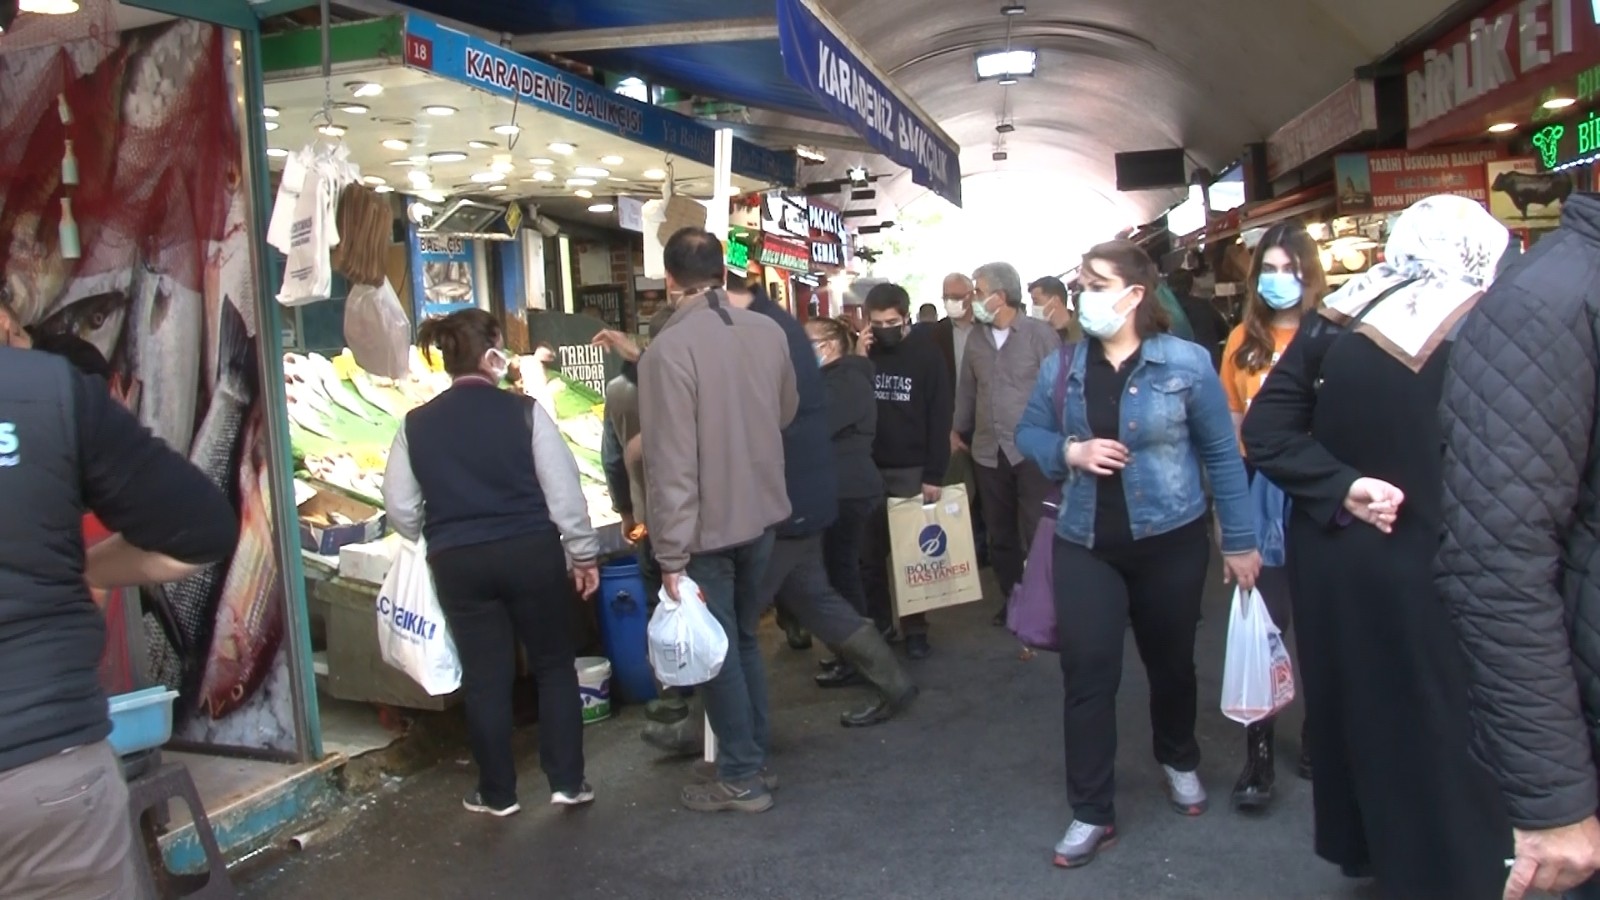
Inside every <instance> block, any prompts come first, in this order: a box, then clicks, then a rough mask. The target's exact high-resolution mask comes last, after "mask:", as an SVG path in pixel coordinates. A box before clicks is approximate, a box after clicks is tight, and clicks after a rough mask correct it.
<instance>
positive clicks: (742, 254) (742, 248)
mask: <svg viewBox="0 0 1600 900" xmlns="http://www.w3.org/2000/svg"><path fill="white" fill-rule="evenodd" d="M727 263H728V265H729V266H732V267H733V268H735V269H748V268H750V245H749V244H746V243H745V242H744V241H743V240H742V239H740V237H739V236H738V235H736V234H730V235H728V253H727Z"/></svg>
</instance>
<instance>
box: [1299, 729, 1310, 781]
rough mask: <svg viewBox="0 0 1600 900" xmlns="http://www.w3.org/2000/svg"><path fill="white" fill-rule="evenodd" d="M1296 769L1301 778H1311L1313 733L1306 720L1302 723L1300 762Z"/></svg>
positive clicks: (1308, 779) (1307, 779)
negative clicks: (1308, 728)
mask: <svg viewBox="0 0 1600 900" xmlns="http://www.w3.org/2000/svg"><path fill="white" fill-rule="evenodd" d="M1295 770H1296V774H1298V775H1299V776H1300V777H1301V778H1303V779H1305V780H1306V781H1310V780H1311V733H1310V732H1309V731H1308V730H1307V728H1306V723H1305V722H1301V723H1300V762H1299V765H1297V766H1295Z"/></svg>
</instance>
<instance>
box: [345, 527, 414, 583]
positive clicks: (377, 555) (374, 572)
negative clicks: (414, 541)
mask: <svg viewBox="0 0 1600 900" xmlns="http://www.w3.org/2000/svg"><path fill="white" fill-rule="evenodd" d="M400 541H401V537H400V535H398V534H391V535H389V536H388V537H386V538H384V539H382V540H378V541H371V542H369V543H363V544H346V545H344V546H343V547H341V548H339V577H340V578H348V579H350V580H351V581H361V582H365V583H367V584H377V585H381V584H383V579H384V578H385V577H386V576H388V574H389V569H390V568H391V567H392V566H393V565H394V557H395V554H396V553H398V552H400Z"/></svg>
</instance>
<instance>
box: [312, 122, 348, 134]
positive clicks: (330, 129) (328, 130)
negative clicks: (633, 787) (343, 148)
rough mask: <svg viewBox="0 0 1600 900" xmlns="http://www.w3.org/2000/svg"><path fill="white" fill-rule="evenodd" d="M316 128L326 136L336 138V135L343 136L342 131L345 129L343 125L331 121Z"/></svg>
mask: <svg viewBox="0 0 1600 900" xmlns="http://www.w3.org/2000/svg"><path fill="white" fill-rule="evenodd" d="M317 130H318V131H320V132H322V133H323V134H325V135H327V136H328V137H334V138H336V137H344V133H345V130H346V129H345V127H344V126H343V125H334V124H332V123H329V124H327V125H323V126H322V127H320V128H318V129H317Z"/></svg>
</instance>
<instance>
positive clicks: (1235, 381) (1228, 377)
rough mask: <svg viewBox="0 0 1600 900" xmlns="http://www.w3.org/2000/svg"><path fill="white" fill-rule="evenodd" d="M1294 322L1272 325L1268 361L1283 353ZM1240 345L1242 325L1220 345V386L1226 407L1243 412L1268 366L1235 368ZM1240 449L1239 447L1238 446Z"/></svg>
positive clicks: (1260, 383)
mask: <svg viewBox="0 0 1600 900" xmlns="http://www.w3.org/2000/svg"><path fill="white" fill-rule="evenodd" d="M1298 330H1299V326H1298V325H1291V326H1289V327H1287V328H1274V329H1272V344H1273V347H1272V363H1273V365H1276V364H1277V362H1278V359H1279V358H1280V357H1282V356H1283V351H1284V349H1285V348H1287V347H1288V346H1289V342H1290V341H1292V340H1294V335H1295V332H1296V331H1298ZM1243 345H1244V326H1243V325H1238V326H1235V327H1234V329H1233V331H1232V332H1230V333H1229V334H1228V343H1227V344H1225V345H1224V346H1223V348H1222V371H1221V373H1220V374H1221V376H1222V390H1223V392H1224V393H1226V394H1227V395H1228V408H1229V409H1231V410H1233V411H1234V413H1236V414H1238V415H1241V416H1242V415H1244V414H1245V413H1246V412H1248V411H1249V409H1250V401H1251V400H1254V399H1255V396H1256V394H1257V393H1259V392H1260V391H1261V385H1262V383H1263V382H1265V381H1266V380H1267V373H1269V372H1271V371H1272V366H1267V367H1266V368H1265V369H1261V370H1260V371H1256V372H1247V371H1245V370H1244V369H1241V368H1239V366H1238V363H1237V362H1236V361H1235V360H1234V357H1235V356H1237V355H1238V354H1239V348H1240V347H1241V346H1243ZM1241 449H1242V448H1241Z"/></svg>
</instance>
